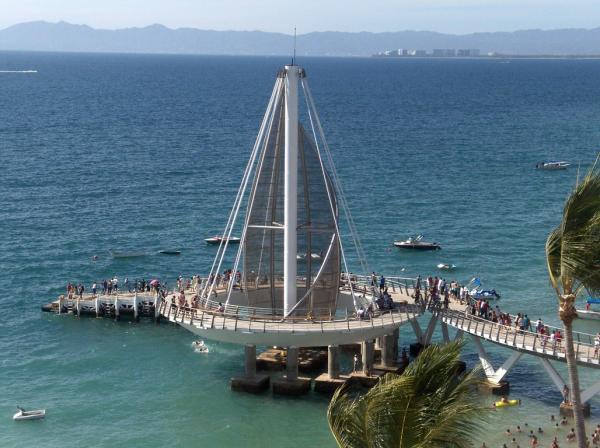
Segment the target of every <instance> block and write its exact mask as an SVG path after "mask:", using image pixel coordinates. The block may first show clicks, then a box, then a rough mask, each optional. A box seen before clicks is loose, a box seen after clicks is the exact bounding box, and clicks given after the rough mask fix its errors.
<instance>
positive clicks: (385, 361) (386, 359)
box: [381, 334, 394, 367]
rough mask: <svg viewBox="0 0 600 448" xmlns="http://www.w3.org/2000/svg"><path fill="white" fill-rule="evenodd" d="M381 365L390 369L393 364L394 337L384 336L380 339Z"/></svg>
mask: <svg viewBox="0 0 600 448" xmlns="http://www.w3.org/2000/svg"><path fill="white" fill-rule="evenodd" d="M381 342H382V344H381V365H382V366H383V367H392V366H393V364H394V336H393V335H391V334H386V335H385V336H382V338H381Z"/></svg>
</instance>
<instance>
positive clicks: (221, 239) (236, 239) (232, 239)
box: [204, 235, 241, 246]
mask: <svg viewBox="0 0 600 448" xmlns="http://www.w3.org/2000/svg"><path fill="white" fill-rule="evenodd" d="M204 241H205V242H206V244H210V245H211V246H214V245H217V244H221V242H228V243H229V244H239V242H240V241H241V238H239V237H237V236H230V237H229V238H227V237H223V236H219V235H216V236H213V237H210V238H206V239H205V240H204Z"/></svg>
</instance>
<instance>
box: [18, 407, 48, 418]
mask: <svg viewBox="0 0 600 448" xmlns="http://www.w3.org/2000/svg"><path fill="white" fill-rule="evenodd" d="M17 409H18V412H17V413H16V414H15V415H13V420H14V421H21V420H39V419H42V418H44V417H45V416H46V410H45V409H38V410H35V411H26V410H25V409H23V408H20V407H18V406H17Z"/></svg>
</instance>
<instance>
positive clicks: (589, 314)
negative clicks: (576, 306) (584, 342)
mask: <svg viewBox="0 0 600 448" xmlns="http://www.w3.org/2000/svg"><path fill="white" fill-rule="evenodd" d="M594 304H600V298H597V297H590V298H589V299H588V300H587V302H586V304H585V309H584V310H576V311H577V317H578V318H580V319H585V320H600V311H598V310H595V309H592V305H594Z"/></svg>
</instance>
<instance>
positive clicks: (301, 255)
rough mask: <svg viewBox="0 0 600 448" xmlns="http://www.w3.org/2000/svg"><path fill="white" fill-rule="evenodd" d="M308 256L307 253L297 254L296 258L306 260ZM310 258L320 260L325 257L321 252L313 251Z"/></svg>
mask: <svg viewBox="0 0 600 448" xmlns="http://www.w3.org/2000/svg"><path fill="white" fill-rule="evenodd" d="M306 258H307V257H306V253H304V254H298V255H296V260H298V261H304V260H306ZM310 258H311V260H320V259H321V258H323V256H322V255H321V254H315V253H312V254H310Z"/></svg>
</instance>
